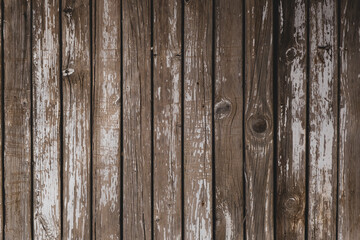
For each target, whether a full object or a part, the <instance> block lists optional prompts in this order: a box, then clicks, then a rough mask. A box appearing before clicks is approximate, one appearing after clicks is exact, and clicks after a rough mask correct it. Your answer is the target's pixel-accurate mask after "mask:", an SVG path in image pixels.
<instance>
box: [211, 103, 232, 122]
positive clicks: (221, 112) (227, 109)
mask: <svg viewBox="0 0 360 240" xmlns="http://www.w3.org/2000/svg"><path fill="white" fill-rule="evenodd" d="M230 113H231V102H230V101H229V100H226V99H221V100H220V102H218V103H216V104H215V119H223V118H226V117H227V116H229V115H230Z"/></svg>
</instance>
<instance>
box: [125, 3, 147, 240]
mask: <svg viewBox="0 0 360 240" xmlns="http://www.w3.org/2000/svg"><path fill="white" fill-rule="evenodd" d="M150 3H151V2H150V1H149V0H135V1H134V0H123V19H122V22H123V46H124V47H123V63H124V67H123V94H124V98H123V108H124V109H123V126H124V133H123V139H124V140H123V141H124V159H123V161H124V162H123V167H124V171H123V179H124V183H123V189H124V192H123V194H124V196H123V204H124V214H123V224H124V225H123V231H124V232H123V234H124V238H125V239H150V238H151V141H152V140H151V101H150V99H151V46H150V45H151V22H150V21H151V5H150Z"/></svg>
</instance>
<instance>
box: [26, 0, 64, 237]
mask: <svg viewBox="0 0 360 240" xmlns="http://www.w3.org/2000/svg"><path fill="white" fill-rule="evenodd" d="M32 4H33V26H32V27H33V35H32V38H33V39H32V42H33V46H32V48H33V56H32V60H33V94H34V95H33V124H34V125H33V149H34V179H33V181H34V199H33V204H34V237H35V238H37V239H60V235H61V233H60V225H61V216H60V208H61V207H60V204H61V200H60V191H61V189H60V185H61V184H60V169H61V165H60V80H61V76H60V70H61V69H60V51H59V32H60V28H59V25H60V24H59V16H60V15H59V1H58V0H42V1H40V0H39V1H33V3H32Z"/></svg>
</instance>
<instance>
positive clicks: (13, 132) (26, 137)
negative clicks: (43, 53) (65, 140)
mask: <svg viewBox="0 0 360 240" xmlns="http://www.w3.org/2000/svg"><path fill="white" fill-rule="evenodd" d="M30 11H31V6H30V2H29V1H5V2H4V23H5V24H4V39H5V41H4V44H5V45H4V63H5V64H4V75H5V82H4V98H5V103H4V108H5V109H4V111H5V114H6V115H5V116H6V117H5V129H4V130H5V136H6V142H5V149H4V168H5V176H4V177H5V192H6V195H5V214H6V216H5V223H6V226H5V236H6V238H7V239H30V238H31V223H32V219H31V126H30V117H31V46H30V41H31V37H30V36H31V35H30V34H31V21H30V17H31V16H30Z"/></svg>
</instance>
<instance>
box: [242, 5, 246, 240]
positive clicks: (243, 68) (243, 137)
mask: <svg viewBox="0 0 360 240" xmlns="http://www.w3.org/2000/svg"><path fill="white" fill-rule="evenodd" d="M245 1H246V0H242V8H243V9H242V14H243V15H242V29H243V30H242V31H243V32H242V78H243V82H242V93H243V108H242V115H243V117H242V119H243V122H242V145H243V146H242V155H243V159H242V161H243V198H242V200H243V219H244V220H243V239H244V240H246V175H245V174H246V169H245V167H246V164H245V157H246V156H245V82H246V76H245V40H246V38H245V34H246V29H245V20H246V17H245V14H246V9H245V7H246V4H245Z"/></svg>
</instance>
